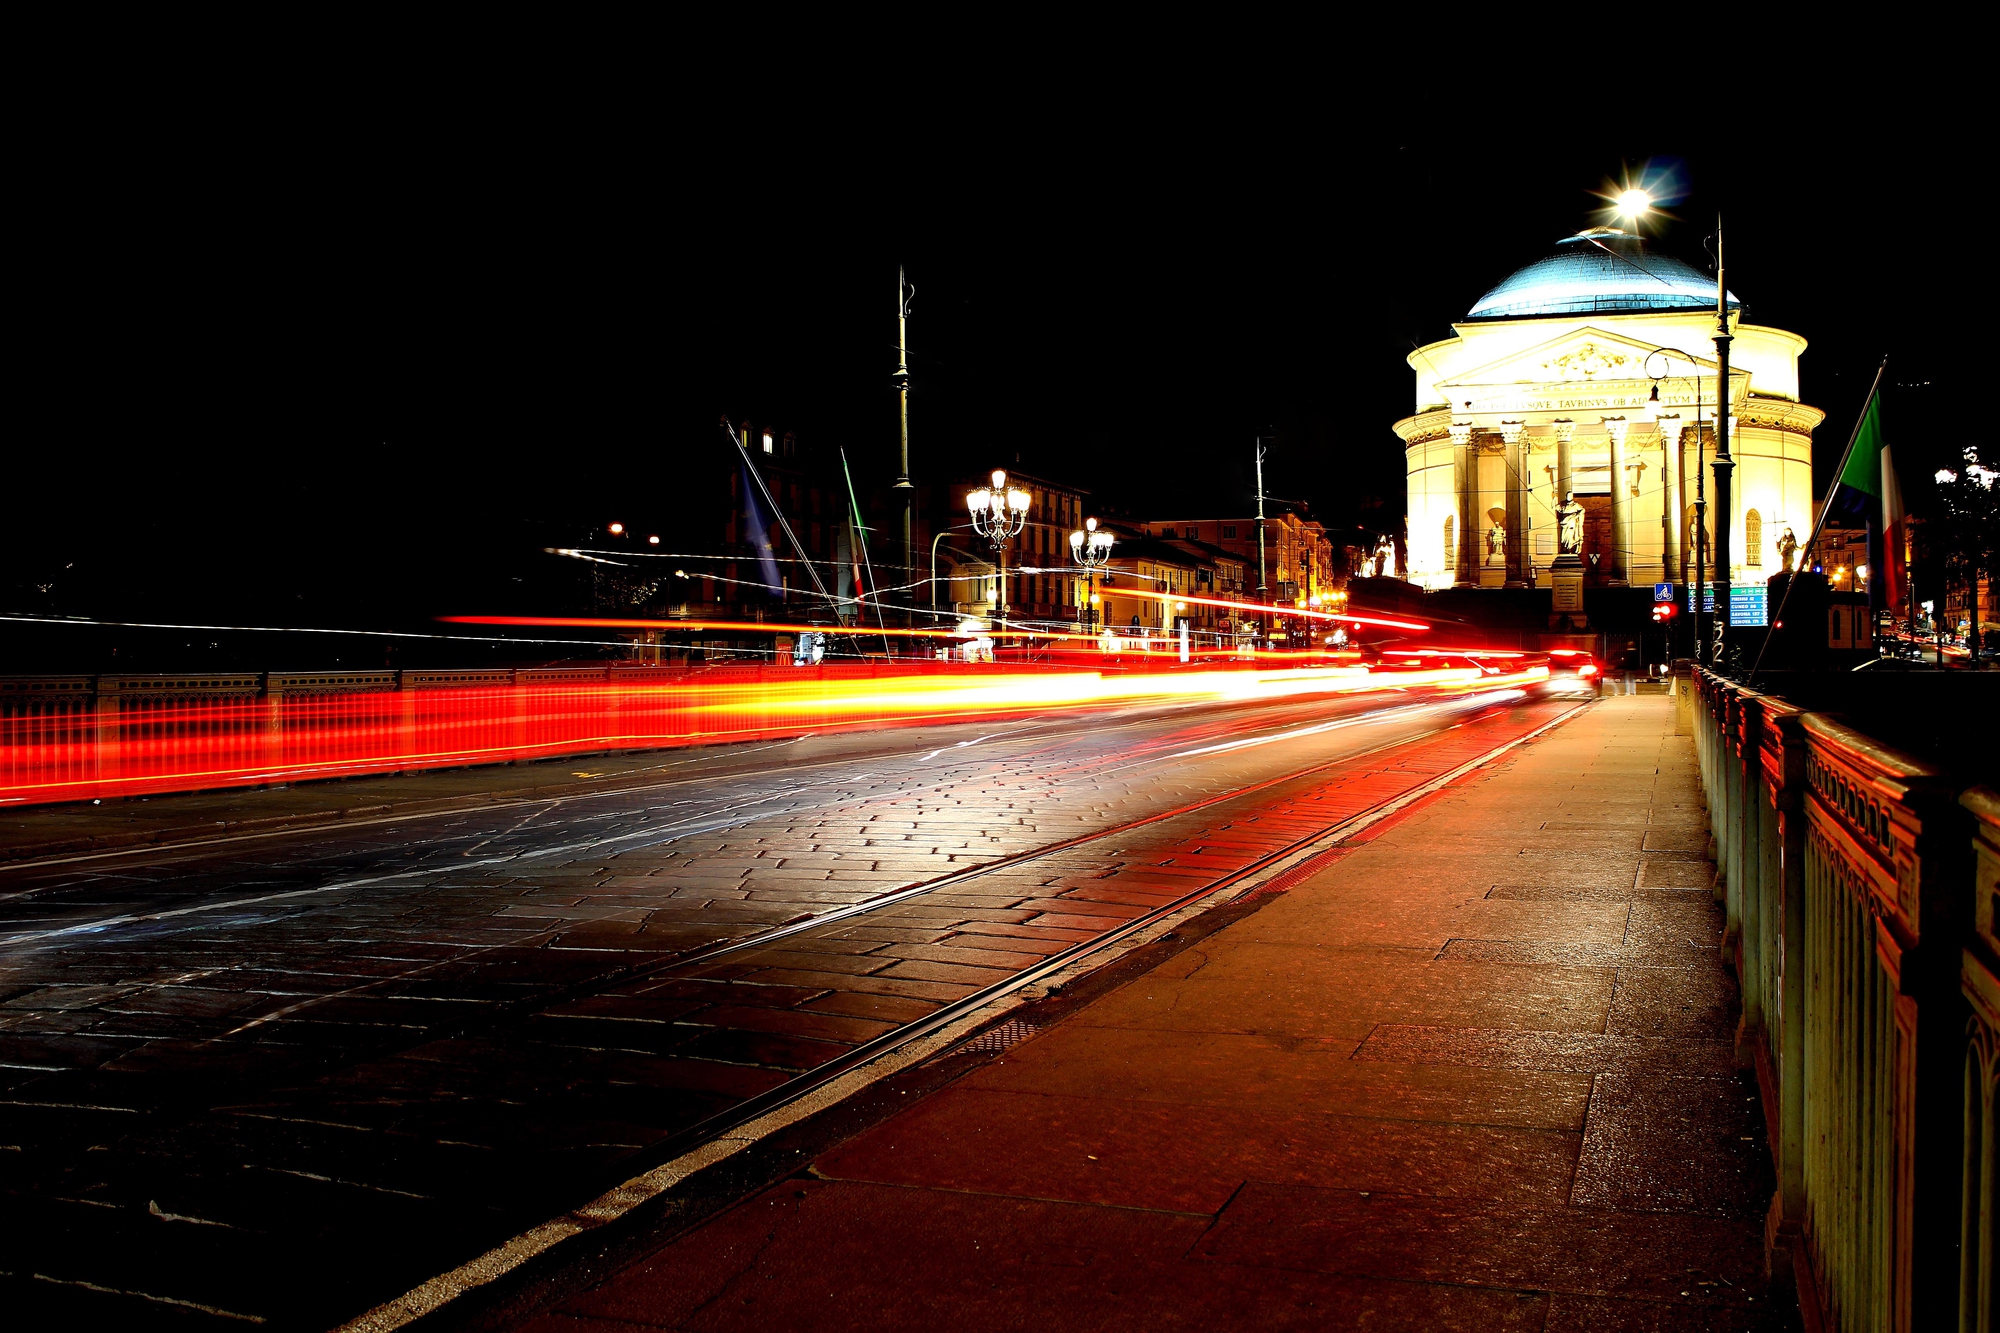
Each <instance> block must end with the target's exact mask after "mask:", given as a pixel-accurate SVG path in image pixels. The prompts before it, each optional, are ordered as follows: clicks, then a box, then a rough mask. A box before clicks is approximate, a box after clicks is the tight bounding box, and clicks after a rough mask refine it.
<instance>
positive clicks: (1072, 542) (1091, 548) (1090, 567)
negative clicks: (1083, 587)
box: [1069, 518, 1115, 632]
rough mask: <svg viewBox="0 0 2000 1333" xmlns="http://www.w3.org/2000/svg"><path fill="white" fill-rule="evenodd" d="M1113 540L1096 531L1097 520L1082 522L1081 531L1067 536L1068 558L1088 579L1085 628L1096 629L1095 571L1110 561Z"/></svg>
mask: <svg viewBox="0 0 2000 1333" xmlns="http://www.w3.org/2000/svg"><path fill="white" fill-rule="evenodd" d="M1114 540H1115V538H1113V537H1112V535H1111V534H1110V533H1108V532H1099V531H1098V530H1097V520H1096V519H1094V518H1086V519H1085V520H1083V531H1082V532H1072V533H1071V534H1070V535H1069V553H1070V558H1071V559H1073V560H1075V561H1076V563H1077V564H1079V565H1082V566H1083V568H1084V573H1085V576H1086V577H1087V578H1088V579H1089V591H1088V592H1087V593H1086V594H1085V596H1084V601H1083V622H1084V626H1085V628H1087V629H1089V630H1091V631H1093V632H1094V631H1095V630H1096V629H1097V571H1098V570H1100V569H1102V568H1103V567H1104V566H1105V565H1106V564H1107V563H1109V562H1110V560H1111V543H1112V542H1113V541H1114Z"/></svg>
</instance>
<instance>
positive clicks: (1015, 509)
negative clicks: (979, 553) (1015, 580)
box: [965, 469, 1034, 639]
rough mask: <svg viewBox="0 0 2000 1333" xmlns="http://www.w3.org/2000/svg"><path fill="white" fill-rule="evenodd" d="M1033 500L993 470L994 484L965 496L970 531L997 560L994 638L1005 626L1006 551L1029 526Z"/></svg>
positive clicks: (1005, 476) (1004, 476)
mask: <svg viewBox="0 0 2000 1333" xmlns="http://www.w3.org/2000/svg"><path fill="white" fill-rule="evenodd" d="M1033 501H1034V497H1033V496H1031V495H1029V494H1028V493H1027V492H1026V491H1024V490H1022V489H1021V488H1020V487H1018V486H1009V485H1008V484H1007V474H1006V473H1005V472H1002V471H999V470H997V469H996V470H995V471H994V473H993V484H992V485H991V486H981V487H980V488H979V489H978V490H976V491H973V492H972V493H971V494H969V495H967V496H966V497H965V507H966V508H967V509H968V510H970V511H971V513H972V530H973V531H974V532H976V533H978V534H979V535H980V536H982V537H984V538H986V540H987V541H989V542H991V543H993V549H994V550H995V551H996V552H998V553H999V557H1000V577H999V580H998V584H997V587H998V592H999V614H998V615H996V616H995V617H994V626H993V628H994V632H995V638H996V639H997V638H998V637H999V632H1000V631H1001V630H1002V629H1004V628H1005V627H1006V624H1007V548H1008V546H1010V545H1011V544H1012V543H1013V541H1014V538H1016V537H1018V536H1019V535H1020V534H1021V529H1022V528H1025V527H1026V526H1027V525H1028V506H1029V505H1030V504H1031V503H1033Z"/></svg>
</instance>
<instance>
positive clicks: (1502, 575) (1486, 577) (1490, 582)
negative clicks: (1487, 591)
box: [1479, 565, 1507, 588]
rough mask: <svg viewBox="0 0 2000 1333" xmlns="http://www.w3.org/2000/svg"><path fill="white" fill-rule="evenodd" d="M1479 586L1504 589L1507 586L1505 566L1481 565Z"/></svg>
mask: <svg viewBox="0 0 2000 1333" xmlns="http://www.w3.org/2000/svg"><path fill="white" fill-rule="evenodd" d="M1479 586H1480V587H1482V588H1504V587H1506V586H1507V566H1505V565H1481V566H1480V567H1479Z"/></svg>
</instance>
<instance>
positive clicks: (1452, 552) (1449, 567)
mask: <svg viewBox="0 0 2000 1333" xmlns="http://www.w3.org/2000/svg"><path fill="white" fill-rule="evenodd" d="M1457 531H1458V515H1456V514H1446V515H1445V519H1444V563H1443V564H1442V565H1441V566H1439V569H1440V572H1442V573H1445V574H1449V573H1451V572H1452V571H1453V570H1454V569H1457V568H1458V547H1457V546H1456V545H1455V544H1454V543H1453V541H1452V537H1453V535H1454V534H1455V533H1456V532H1457Z"/></svg>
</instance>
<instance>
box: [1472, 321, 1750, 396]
mask: <svg viewBox="0 0 2000 1333" xmlns="http://www.w3.org/2000/svg"><path fill="white" fill-rule="evenodd" d="M1656 352H1665V354H1666V355H1665V356H1664V357H1663V358H1656V359H1655V361H1654V369H1661V368H1662V367H1665V368H1666V369H1667V373H1668V374H1677V375H1688V374H1691V373H1694V368H1695V367H1699V368H1700V373H1703V374H1708V375H1713V374H1714V373H1715V368H1716V367H1715V362H1714V360H1713V359H1710V358H1703V357H1699V356H1692V355H1690V354H1688V353H1687V352H1683V351H1681V350H1680V349H1679V348H1661V347H1660V346H1659V345H1658V344H1656V343H1650V342H1643V341H1640V340H1639V339H1636V338H1628V337H1626V336H1624V335H1623V334H1618V333H1612V332H1610V331H1609V330H1606V329H1600V328H1595V327H1592V326H1590V325H1585V326H1584V327H1583V328H1580V329H1570V330H1568V331H1567V332H1564V333H1562V334H1560V335H1558V336H1556V337H1554V338H1551V339H1549V340H1548V341H1547V342H1543V343H1537V344H1536V345H1535V346H1533V347H1528V348H1522V349H1517V350H1515V351H1512V352H1509V353H1508V354H1507V355H1505V356H1503V357H1500V358H1499V359H1497V360H1494V361H1489V362H1487V363H1486V364H1485V365H1482V366H1478V367H1476V368H1474V369H1471V370H1466V371H1461V372H1459V373H1458V374H1456V375H1453V376H1452V377H1451V379H1449V380H1447V381H1445V382H1443V383H1442V384H1440V385H1439V386H1438V387H1439V388H1440V389H1456V388H1459V387H1461V386H1462V387H1465V388H1474V387H1485V388H1492V387H1498V386H1501V385H1509V386H1512V385H1524V384H1548V385H1557V384H1608V383H1620V384H1623V383H1629V382H1631V381H1633V380H1647V379H1650V378H1651V376H1650V375H1649V374H1648V372H1647V368H1646V359H1647V358H1648V357H1650V356H1653V355H1654V353H1656ZM1730 378H1731V379H1732V380H1733V379H1735V378H1736V377H1735V376H1734V375H1731V376H1730Z"/></svg>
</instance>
